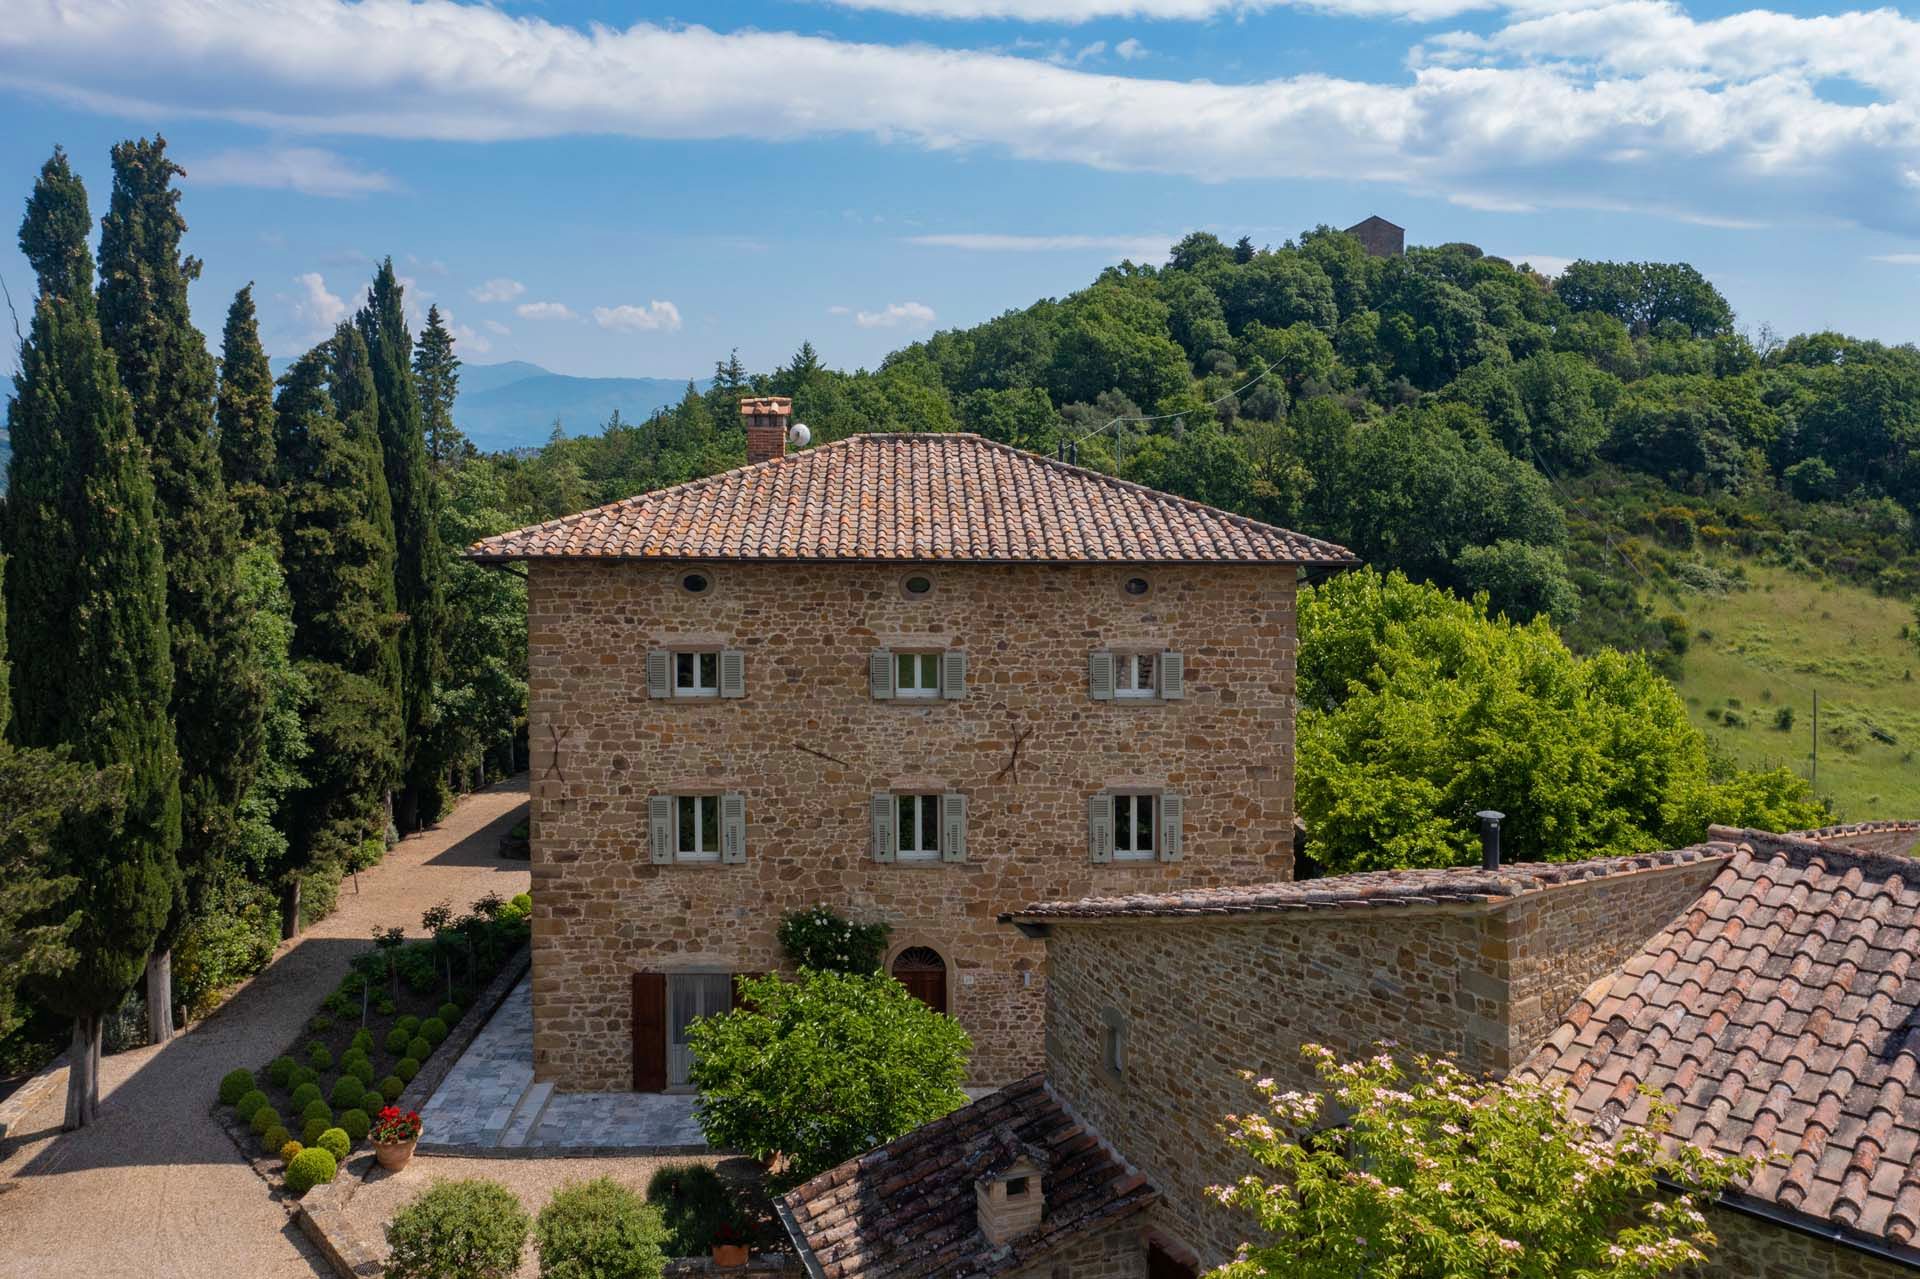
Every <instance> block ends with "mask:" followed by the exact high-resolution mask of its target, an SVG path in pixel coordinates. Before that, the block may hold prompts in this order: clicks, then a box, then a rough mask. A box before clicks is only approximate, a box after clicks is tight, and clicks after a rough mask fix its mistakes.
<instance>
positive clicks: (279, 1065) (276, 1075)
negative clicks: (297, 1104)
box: [267, 1057, 300, 1088]
mask: <svg viewBox="0 0 1920 1279" xmlns="http://www.w3.org/2000/svg"><path fill="white" fill-rule="evenodd" d="M298 1069H300V1063H299V1062H297V1061H295V1060H294V1059H293V1058H291V1057H275V1058H274V1059H273V1064H272V1065H271V1066H268V1067H267V1078H268V1079H271V1080H272V1081H273V1086H274V1087H275V1088H285V1087H286V1086H287V1080H289V1079H291V1078H292V1077H293V1072H294V1071H296V1070H298Z"/></svg>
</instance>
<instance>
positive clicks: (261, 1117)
mask: <svg viewBox="0 0 1920 1279" xmlns="http://www.w3.org/2000/svg"><path fill="white" fill-rule="evenodd" d="M279 1123H280V1112H279V1111H277V1110H275V1109H274V1108H273V1103H272V1102H268V1103H267V1104H266V1105H264V1106H262V1107H260V1109H258V1110H256V1111H254V1112H253V1118H252V1119H250V1120H248V1121H247V1126H248V1127H250V1128H252V1129H253V1131H254V1133H255V1135H256V1136H257V1135H259V1134H261V1133H264V1132H266V1130H267V1129H269V1128H274V1127H278V1126H279Z"/></svg>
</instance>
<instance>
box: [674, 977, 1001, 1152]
mask: <svg viewBox="0 0 1920 1279" xmlns="http://www.w3.org/2000/svg"><path fill="white" fill-rule="evenodd" d="M734 982H735V986H736V988H737V990H738V993H739V1006H738V1007H736V1008H735V1009H734V1010H733V1011H732V1012H730V1013H727V1014H726V1015H724V1016H719V1017H706V1018H702V1019H700V1020H699V1021H696V1022H694V1023H693V1026H692V1027H691V1029H689V1031H688V1032H687V1042H688V1046H689V1047H690V1048H691V1049H692V1050H693V1057H694V1065H693V1083H694V1086H695V1087H697V1088H698V1089H699V1090H700V1128H701V1131H702V1132H704V1133H705V1134H706V1138H707V1141H708V1142H709V1143H711V1144H712V1145H713V1146H715V1147H716V1148H719V1149H727V1150H738V1151H740V1152H742V1153H743V1154H746V1155H748V1156H750V1157H752V1158H754V1159H766V1158H768V1157H770V1156H771V1155H773V1154H774V1153H775V1152H778V1153H780V1154H783V1155H785V1156H786V1157H787V1160H788V1165H787V1168H786V1169H785V1171H784V1172H782V1173H781V1174H780V1176H779V1177H778V1178H777V1179H776V1180H777V1181H778V1183H779V1184H780V1185H783V1186H788V1185H798V1184H799V1183H800V1182H802V1181H805V1180H806V1179H807V1178H809V1177H811V1176H813V1175H815V1174H816V1173H820V1172H824V1171H825V1170H826V1169H828V1168H831V1167H833V1166H834V1165H835V1164H837V1163H840V1162H841V1161H843V1160H846V1159H851V1158H853V1157H854V1156H855V1155H858V1154H861V1153H862V1152H864V1151H867V1150H870V1149H872V1148H873V1147H874V1146H876V1145H880V1144H882V1143H884V1142H888V1141H891V1140H893V1139H894V1138H895V1137H898V1136H900V1135H901V1134H902V1133H906V1132H911V1131H912V1130H913V1129H915V1128H918V1127H919V1126H920V1125H921V1124H925V1123H931V1122H932V1121H933V1120H935V1119H938V1118H940V1116H942V1115H944V1114H947V1113H948V1112H949V1111H952V1110H956V1109H958V1108H959V1107H961V1106H964V1105H966V1103H967V1096H966V1094H965V1093H963V1092H961V1091H960V1082H961V1080H962V1079H964V1078H965V1077H966V1062H967V1054H968V1053H969V1052H970V1051H971V1050H972V1047H973V1045H972V1042H971V1041H970V1040H969V1039H968V1038H967V1032H966V1031H964V1030H962V1029H961V1028H960V1024H959V1023H958V1022H956V1021H954V1020H953V1019H951V1018H949V1017H945V1016H942V1015H941V1014H939V1013H936V1012H934V1011H933V1010H932V1009H931V1008H929V1007H927V1006H926V1005H925V1004H923V1003H921V1002H920V1001H919V1000H918V999H915V998H914V997H913V996H912V995H910V994H908V993H907V989H906V987H904V986H902V985H901V984H900V983H899V982H897V981H895V980H894V979H893V978H891V977H889V976H887V975H886V974H885V973H865V974H853V973H835V972H815V971H812V970H803V971H802V972H801V973H800V976H799V979H798V980H796V981H791V982H789V981H785V980H783V979H781V978H780V977H778V976H772V977H760V978H755V977H745V976H742V977H736V978H735V979H734Z"/></svg>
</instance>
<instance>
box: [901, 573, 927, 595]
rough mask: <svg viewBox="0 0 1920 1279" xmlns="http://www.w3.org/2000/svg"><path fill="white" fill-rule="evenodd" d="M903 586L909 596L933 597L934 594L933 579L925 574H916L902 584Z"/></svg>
mask: <svg viewBox="0 0 1920 1279" xmlns="http://www.w3.org/2000/svg"><path fill="white" fill-rule="evenodd" d="M901 585H902V586H904V587H905V588H906V592H907V594H909V595H931V594H932V593H933V579H932V578H930V577H928V576H927V575H926V574H925V573H915V574H914V575H913V576H911V577H909V578H908V579H907V580H906V581H904V582H902V583H901Z"/></svg>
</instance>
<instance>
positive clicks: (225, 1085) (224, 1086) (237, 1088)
mask: <svg viewBox="0 0 1920 1279" xmlns="http://www.w3.org/2000/svg"><path fill="white" fill-rule="evenodd" d="M255 1091H257V1089H256V1087H255V1084H254V1078H253V1072H252V1071H251V1070H229V1071H228V1072H227V1073H226V1074H224V1075H222V1076H221V1077H220V1104H221V1105H223V1106H231V1105H233V1104H234V1103H235V1102H237V1101H239V1100H240V1099H241V1098H242V1097H244V1096H246V1095H247V1094H248V1093H250V1092H255Z"/></svg>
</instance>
